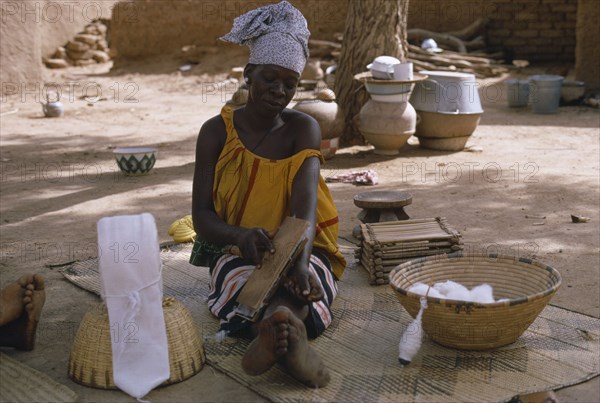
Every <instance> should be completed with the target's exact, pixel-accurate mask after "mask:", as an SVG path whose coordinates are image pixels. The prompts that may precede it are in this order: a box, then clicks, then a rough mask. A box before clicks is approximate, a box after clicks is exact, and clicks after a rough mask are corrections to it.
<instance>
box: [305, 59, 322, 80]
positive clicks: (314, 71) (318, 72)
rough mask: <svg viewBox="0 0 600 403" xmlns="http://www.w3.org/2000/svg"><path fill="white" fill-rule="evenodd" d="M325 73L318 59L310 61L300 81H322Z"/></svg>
mask: <svg viewBox="0 0 600 403" xmlns="http://www.w3.org/2000/svg"><path fill="white" fill-rule="evenodd" d="M324 76H325V72H324V71H323V69H322V68H321V61H320V60H317V59H308V61H307V62H306V66H304V70H303V71H302V74H301V75H300V80H321V79H322V78H323V77H324Z"/></svg>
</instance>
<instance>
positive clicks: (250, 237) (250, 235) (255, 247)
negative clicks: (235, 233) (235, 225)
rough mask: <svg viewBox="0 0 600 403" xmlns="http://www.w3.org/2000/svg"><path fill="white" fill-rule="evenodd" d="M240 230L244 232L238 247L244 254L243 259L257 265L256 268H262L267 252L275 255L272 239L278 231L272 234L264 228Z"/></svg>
mask: <svg viewBox="0 0 600 403" xmlns="http://www.w3.org/2000/svg"><path fill="white" fill-rule="evenodd" d="M240 230H242V231H243V232H242V234H241V235H240V237H239V239H238V242H237V245H238V247H239V248H240V252H241V253H242V258H244V260H246V261H247V262H249V263H252V264H254V265H256V268H260V265H261V263H262V261H263V256H264V254H265V251H269V253H271V254H273V253H275V247H274V246H273V242H271V239H273V237H274V236H275V233H276V232H277V230H274V231H271V232H268V231H266V230H264V229H262V228H248V229H240Z"/></svg>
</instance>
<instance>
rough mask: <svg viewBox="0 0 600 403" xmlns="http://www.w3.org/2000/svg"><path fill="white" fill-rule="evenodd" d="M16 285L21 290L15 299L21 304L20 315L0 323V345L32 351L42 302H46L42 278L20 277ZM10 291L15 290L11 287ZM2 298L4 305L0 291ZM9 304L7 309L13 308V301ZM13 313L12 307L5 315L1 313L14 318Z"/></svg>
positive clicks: (35, 276)
mask: <svg viewBox="0 0 600 403" xmlns="http://www.w3.org/2000/svg"><path fill="white" fill-rule="evenodd" d="M17 284H18V285H19V287H20V288H21V289H22V290H23V291H22V294H21V298H18V299H17V300H18V302H19V303H20V304H21V308H20V313H19V315H18V316H17V317H16V318H15V319H13V320H12V321H9V322H4V321H3V322H2V323H3V325H2V326H1V327H0V345H2V346H9V347H16V348H18V349H20V350H32V349H33V346H34V344H35V334H36V330H37V325H38V322H39V320H40V315H41V313H42V308H43V306H44V302H45V301H46V292H45V291H44V278H43V277H42V276H41V275H40V274H35V275H27V276H23V277H21V278H20V279H19V281H18V282H17ZM9 287H11V286H9ZM11 290H12V292H14V291H15V290H16V288H14V287H12V288H11ZM17 291H18V290H17ZM18 294H19V293H18V292H17V295H18ZM2 297H3V300H2V303H4V302H5V301H4V290H3V291H2ZM9 304H10V305H9V307H11V306H14V301H13V302H9ZM3 311H4V308H3ZM15 311H16V310H15V309H14V307H12V308H10V309H9V310H6V313H3V315H5V316H6V317H11V316H14V313H15Z"/></svg>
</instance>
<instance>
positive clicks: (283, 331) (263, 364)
mask: <svg viewBox="0 0 600 403" xmlns="http://www.w3.org/2000/svg"><path fill="white" fill-rule="evenodd" d="M289 313H291V312H290V311H289V310H288V309H287V308H284V310H283V309H276V310H275V311H274V312H273V313H272V314H271V315H270V316H269V317H268V318H265V319H263V320H262V321H261V322H260V323H259V324H258V336H256V338H255V339H254V340H252V343H250V346H249V347H248V350H247V351H246V354H244V357H243V358H242V368H243V369H244V371H245V372H246V373H247V374H248V375H260V374H262V373H265V372H266V371H268V370H269V369H271V367H272V366H273V365H275V363H276V362H277V361H279V359H281V358H282V357H283V356H285V354H287V352H288V336H289V327H290V326H289Z"/></svg>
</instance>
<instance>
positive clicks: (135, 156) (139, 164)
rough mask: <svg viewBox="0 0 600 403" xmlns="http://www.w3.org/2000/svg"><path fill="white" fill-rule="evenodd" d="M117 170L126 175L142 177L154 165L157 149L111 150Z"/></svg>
mask: <svg viewBox="0 0 600 403" xmlns="http://www.w3.org/2000/svg"><path fill="white" fill-rule="evenodd" d="M113 154H114V156H115V160H116V161H117V165H118V166H119V169H121V171H122V172H123V173H124V174H126V175H144V174H147V173H148V172H150V170H151V169H152V167H153V166H154V164H155V163H156V157H157V156H158V148H151V147H140V148H135V147H134V148H118V149H116V150H113Z"/></svg>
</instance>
